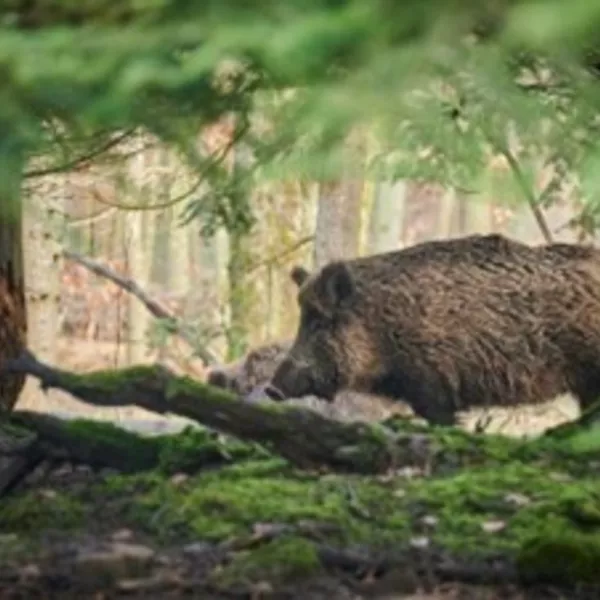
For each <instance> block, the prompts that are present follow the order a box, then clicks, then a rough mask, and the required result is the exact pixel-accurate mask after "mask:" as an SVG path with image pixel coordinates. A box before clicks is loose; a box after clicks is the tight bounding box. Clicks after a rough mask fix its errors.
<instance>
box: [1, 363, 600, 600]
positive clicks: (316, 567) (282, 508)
mask: <svg viewBox="0 0 600 600" xmlns="http://www.w3.org/2000/svg"><path fill="white" fill-rule="evenodd" d="M61 366H65V367H66V368H72V369H74V368H73V366H71V365H69V364H66V365H61ZM98 366H100V365H94V367H95V368H98ZM101 366H105V365H101ZM74 370H78V369H74ZM86 416H87V415H86ZM554 418H555V417H554ZM388 425H389V426H390V427H392V428H395V429H396V430H397V431H404V432H410V433H411V434H414V435H415V440H416V441H418V439H419V435H434V436H435V440H436V444H437V446H438V448H439V451H438V452H437V454H436V455H435V456H436V458H435V460H433V461H430V462H428V463H427V464H420V465H415V466H414V467H411V468H403V469H399V470H391V471H390V472H388V473H385V474H379V475H353V474H340V473H335V472H327V471H325V470H323V471H320V472H316V471H314V472H313V471H309V470H303V469H299V468H295V467H293V466H291V465H290V464H289V463H288V462H286V461H285V460H283V459H281V458H280V457H278V456H275V455H272V454H270V453H268V452H267V451H265V450H264V449H262V448H260V447H257V446H255V445H249V444H248V445H247V444H241V443H240V442H237V441H235V440H231V439H230V438H223V440H222V442H220V444H222V449H223V456H228V457H229V458H228V459H226V460H224V461H221V463H220V464H218V465H217V464H212V465H210V466H209V465H205V467H204V468H202V469H199V470H198V469H196V470H194V469H190V468H189V464H187V465H186V461H189V460H190V456H191V455H190V446H189V444H190V439H191V438H190V437H189V436H190V433H189V432H183V433H180V434H177V435H173V436H167V437H165V440H166V446H165V448H166V451H165V454H164V456H163V460H162V462H161V464H160V465H159V467H157V468H156V469H154V470H152V471H150V472H145V473H137V474H129V475H127V474H122V473H117V472H115V471H110V470H106V469H102V470H97V471H94V470H92V469H91V468H89V467H87V466H84V465H79V466H78V465H71V464H65V463H63V464H55V465H53V466H49V465H48V464H47V463H46V464H43V465H41V466H40V467H38V469H37V470H36V471H35V472H33V473H32V474H31V475H30V476H29V477H28V478H27V479H26V480H25V481H24V482H22V483H21V484H20V485H19V487H18V488H16V489H14V490H13V491H12V492H11V493H10V494H8V495H6V496H4V497H3V498H2V499H1V500H0V598H7V599H8V598H24V599H25V598H27V599H29V598H32V599H33V598H65V599H67V598H96V599H100V598H102V599H108V598H121V597H123V598H170V597H177V598H180V597H193V598H249V599H250V598H251V599H254V598H256V599H258V598H290V599H296V598H297V599H298V600H300V599H304V598H308V599H315V600H318V599H319V598H323V599H325V598H332V599H340V600H341V599H351V598H354V599H357V600H358V599H361V598H389V599H390V600H391V599H393V598H396V599H400V598H403V599H407V600H417V599H422V600H433V599H438V598H439V599H450V598H452V599H462V598H464V599H469V600H470V599H473V600H478V599H480V600H484V599H485V600H492V599H499V598H506V599H515V600H516V599H530V598H531V599H540V600H543V599H546V598H547V599H548V600H549V599H551V598H552V599H557V598H565V599H571V598H574V599H587V598H590V600H591V599H592V598H594V599H597V598H600V575H599V573H600V569H599V567H600V441H599V436H598V433H597V432H592V433H591V434H590V433H589V432H586V434H585V435H584V436H583V437H581V436H580V437H578V438H576V439H572V438H569V439H559V440H554V439H551V438H538V439H533V440H522V439H519V438H516V437H514V436H504V435H498V434H478V435H473V434H470V433H468V432H465V431H461V430H459V429H452V428H427V427H426V426H423V425H418V424H414V423H410V422H407V421H405V420H400V419H395V420H393V421H390V422H389V423H388ZM539 428H540V425H539V423H538V424H534V425H533V429H534V430H538V429H539ZM513 433H514V432H513ZM167 438H168V439H167ZM157 439H158V438H157ZM211 443H213V444H214V441H213V442H211ZM200 450H201V448H198V447H197V446H195V447H194V451H193V453H192V454H195V453H196V452H198V451H200Z"/></svg>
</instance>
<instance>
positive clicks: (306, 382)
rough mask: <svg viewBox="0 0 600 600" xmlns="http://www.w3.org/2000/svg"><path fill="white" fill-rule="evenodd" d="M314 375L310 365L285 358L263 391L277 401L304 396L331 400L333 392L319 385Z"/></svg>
mask: <svg viewBox="0 0 600 600" xmlns="http://www.w3.org/2000/svg"><path fill="white" fill-rule="evenodd" d="M314 375H315V374H314V373H313V369H311V368H310V366H308V365H305V364H302V363H299V362H297V361H295V360H294V359H292V358H286V359H285V360H283V361H282V362H281V363H280V364H279V366H278V367H277V370H276V371H275V374H274V375H273V377H272V378H271V381H270V382H269V383H268V384H267V386H266V387H265V393H266V394H267V396H269V398H271V400H275V401H278V402H282V401H283V400H288V399H290V398H302V397H304V396H318V397H320V398H323V399H324V400H332V399H333V393H330V390H328V389H325V388H324V387H323V386H319V385H318V382H317V379H316V378H315V376H314Z"/></svg>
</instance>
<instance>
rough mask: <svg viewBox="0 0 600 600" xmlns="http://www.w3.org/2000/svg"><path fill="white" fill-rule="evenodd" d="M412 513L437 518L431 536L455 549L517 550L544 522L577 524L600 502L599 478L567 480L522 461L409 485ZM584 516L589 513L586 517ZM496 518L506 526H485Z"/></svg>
mask: <svg viewBox="0 0 600 600" xmlns="http://www.w3.org/2000/svg"><path fill="white" fill-rule="evenodd" d="M407 496H408V497H409V498H411V502H412V504H413V511H412V512H413V513H421V514H424V513H427V514H431V515H434V516H435V517H436V519H438V525H437V526H436V527H435V529H434V531H433V532H432V537H433V538H434V539H436V540H437V541H439V542H440V543H441V544H443V545H444V546H446V547H448V548H450V549H453V550H458V551H460V550H469V549H473V548H482V547H487V548H489V549H493V550H509V551H511V550H515V549H516V548H518V547H520V545H521V543H522V542H523V540H524V539H525V538H527V537H528V536H530V535H531V534H532V532H535V531H538V530H539V529H540V527H544V526H546V525H549V526H551V527H557V528H562V529H565V528H576V527H577V526H578V524H579V523H581V522H583V521H584V520H587V523H588V525H589V522H590V520H591V515H596V511H597V510H598V508H599V507H600V504H599V499H600V482H599V481H598V480H597V479H595V478H591V479H590V480H583V481H581V480H579V481H577V480H575V481H573V482H572V483H567V482H565V481H563V480H562V479H561V478H554V477H552V476H551V473H549V472H548V471H547V470H545V469H540V468H536V467H532V466H528V465H523V464H520V463H509V464H507V465H506V466H505V467H503V468H491V469H480V470H472V471H466V472H462V473H459V474H457V475H455V476H454V477H451V478H445V479H437V480H428V481H427V480H425V481H418V482H415V483H413V484H410V485H409V486H407ZM582 515H585V516H582ZM493 521H498V522H502V523H504V528H503V529H502V530H500V531H497V532H495V533H492V532H488V531H486V524H488V523H490V522H493Z"/></svg>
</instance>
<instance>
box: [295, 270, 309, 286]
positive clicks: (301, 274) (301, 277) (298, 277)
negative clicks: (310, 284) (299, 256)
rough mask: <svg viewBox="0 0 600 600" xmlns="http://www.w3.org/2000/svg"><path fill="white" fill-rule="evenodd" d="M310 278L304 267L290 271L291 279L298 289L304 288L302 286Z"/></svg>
mask: <svg viewBox="0 0 600 600" xmlns="http://www.w3.org/2000/svg"><path fill="white" fill-rule="evenodd" d="M309 276H310V273H309V272H308V271H307V270H306V269H305V268H304V267H299V266H296V267H294V268H293V269H292V270H291V271H290V277H291V278H292V281H293V282H294V283H295V284H296V285H297V286H298V287H302V284H303V283H304V282H305V281H306V280H307V279H308V278H309Z"/></svg>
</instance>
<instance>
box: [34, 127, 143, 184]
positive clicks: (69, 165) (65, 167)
mask: <svg viewBox="0 0 600 600" xmlns="http://www.w3.org/2000/svg"><path fill="white" fill-rule="evenodd" d="M134 131H135V128H131V129H127V130H126V131H125V132H124V133H122V134H120V135H118V136H117V137H115V138H113V139H111V140H109V141H108V142H106V143H104V144H102V145H101V146H99V147H98V148H94V149H93V150H90V151H89V152H88V153H87V154H83V155H81V156H78V157H77V158H74V159H72V160H68V161H66V162H64V163H62V164H58V165H54V166H52V167H46V168H43V169H32V170H31V171H26V172H25V173H24V174H23V178H24V179H31V178H33V177H44V176H45V175H52V174H54V173H63V172H65V171H70V170H72V169H74V168H75V167H77V166H78V165H80V164H82V163H85V162H88V161H90V160H92V159H94V158H96V157H97V156H100V155H101V154H103V153H104V152H108V150H110V149H111V148H114V147H115V146H118V145H119V144H120V143H121V142H123V141H124V140H125V139H126V138H128V137H129V136H130V135H132V134H133V132H134Z"/></svg>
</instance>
